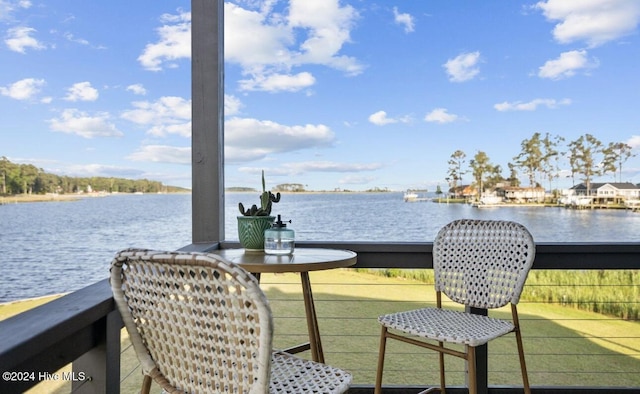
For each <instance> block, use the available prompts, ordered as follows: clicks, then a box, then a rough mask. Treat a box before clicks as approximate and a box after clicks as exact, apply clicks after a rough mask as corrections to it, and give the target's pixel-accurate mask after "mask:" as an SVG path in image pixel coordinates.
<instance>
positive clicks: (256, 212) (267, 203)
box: [238, 170, 280, 216]
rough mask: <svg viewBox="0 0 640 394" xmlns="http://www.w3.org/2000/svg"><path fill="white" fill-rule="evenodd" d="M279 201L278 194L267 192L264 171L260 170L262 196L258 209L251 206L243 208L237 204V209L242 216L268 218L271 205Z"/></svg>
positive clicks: (255, 206)
mask: <svg viewBox="0 0 640 394" xmlns="http://www.w3.org/2000/svg"><path fill="white" fill-rule="evenodd" d="M279 201H280V192H278V193H276V194H273V193H271V192H270V191H267V188H266V184H265V182H264V170H262V194H261V195H260V207H258V206H257V205H256V204H253V205H252V206H251V208H247V209H245V208H244V205H243V204H242V203H239V204H238V209H239V210H240V213H241V214H242V215H243V216H269V215H271V207H272V205H273V203H276V202H279Z"/></svg>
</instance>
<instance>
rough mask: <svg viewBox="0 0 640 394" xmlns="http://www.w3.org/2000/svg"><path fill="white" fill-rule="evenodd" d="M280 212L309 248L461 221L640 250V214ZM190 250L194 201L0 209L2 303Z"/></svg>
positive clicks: (415, 233) (338, 200)
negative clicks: (134, 251)
mask: <svg viewBox="0 0 640 394" xmlns="http://www.w3.org/2000/svg"><path fill="white" fill-rule="evenodd" d="M240 201H241V202H243V203H244V204H245V205H247V204H249V205H251V204H253V203H256V202H258V195H257V194H256V193H231V194H228V195H227V200H226V223H227V225H226V228H225V232H226V234H227V237H226V238H227V239H229V240H237V234H236V216H237V214H238V209H237V205H238V202H240ZM274 213H280V214H282V215H283V219H286V220H289V219H291V220H292V221H293V223H292V224H290V225H289V226H290V227H291V228H292V229H294V230H295V231H296V239H297V240H299V241H300V240H302V241H308V240H324V241H380V242H425V241H432V240H433V238H434V237H435V235H436V233H437V231H438V230H439V229H440V228H441V227H442V226H444V225H445V224H446V223H448V222H450V221H452V220H454V219H459V218H493V219H507V220H514V221H517V222H520V223H522V224H524V225H525V226H527V227H528V228H529V230H530V231H531V233H532V234H533V236H534V238H535V239H536V241H543V242H589V241H602V242H637V241H638V240H640V213H634V212H631V211H624V210H595V211H588V210H570V209H564V208H536V207H519V208H506V207H504V208H483V209H478V208H474V207H471V206H469V205H465V204H435V203H432V202H415V203H405V202H404V201H403V199H402V194H401V193H353V194H331V193H327V194H322V193H317V194H286V195H284V196H283V197H282V200H281V202H280V203H278V204H276V205H274ZM189 243H191V196H190V195H185V194H177V195H175V194H166V195H114V196H107V197H102V198H84V199H81V200H79V201H74V202H45V203H30V204H8V205H2V206H0V302H5V301H10V300H16V299H22V298H29V297H37V296H43V295H48V294H54V293H60V292H67V291H73V290H77V289H80V288H82V287H84V286H86V285H88V284H91V283H94V282H96V281H98V280H101V279H104V278H106V277H107V272H108V267H109V263H110V261H111V259H112V258H113V256H114V254H115V253H116V252H117V251H118V250H121V249H124V248H127V247H143V248H151V249H167V250H172V249H178V248H180V247H182V246H184V245H187V244H189Z"/></svg>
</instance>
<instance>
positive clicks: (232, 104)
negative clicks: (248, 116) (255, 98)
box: [224, 94, 242, 116]
mask: <svg viewBox="0 0 640 394" xmlns="http://www.w3.org/2000/svg"><path fill="white" fill-rule="evenodd" d="M240 108H242V102H241V101H240V99H239V98H237V97H236V96H232V95H230V94H225V95H224V115H225V116H230V115H237V114H238V113H240Z"/></svg>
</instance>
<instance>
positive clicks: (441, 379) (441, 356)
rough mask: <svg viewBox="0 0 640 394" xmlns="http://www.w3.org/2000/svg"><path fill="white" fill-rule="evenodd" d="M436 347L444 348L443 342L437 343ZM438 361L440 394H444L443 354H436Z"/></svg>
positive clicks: (445, 390) (445, 385) (445, 384)
mask: <svg viewBox="0 0 640 394" xmlns="http://www.w3.org/2000/svg"><path fill="white" fill-rule="evenodd" d="M438 345H439V346H440V347H441V348H444V342H438ZM438 359H439V361H440V392H441V393H442V394H446V392H447V389H446V387H447V383H446V380H445V373H444V353H443V352H440V353H438Z"/></svg>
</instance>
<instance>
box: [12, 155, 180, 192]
mask: <svg viewBox="0 0 640 394" xmlns="http://www.w3.org/2000/svg"><path fill="white" fill-rule="evenodd" d="M91 190H92V191H105V192H109V193H113V192H118V193H137V192H142V193H158V192H179V191H185V190H186V189H183V188H179V187H174V186H165V185H163V184H162V182H158V181H150V180H148V179H136V180H133V179H123V178H111V177H86V178H83V177H70V176H60V175H55V174H50V173H47V172H45V171H44V170H43V169H42V168H38V167H36V166H34V165H33V164H16V163H12V162H11V161H9V160H8V159H7V158H6V157H4V156H2V157H1V158H0V194H1V195H15V194H46V193H58V194H69V193H81V192H88V191H91Z"/></svg>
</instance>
